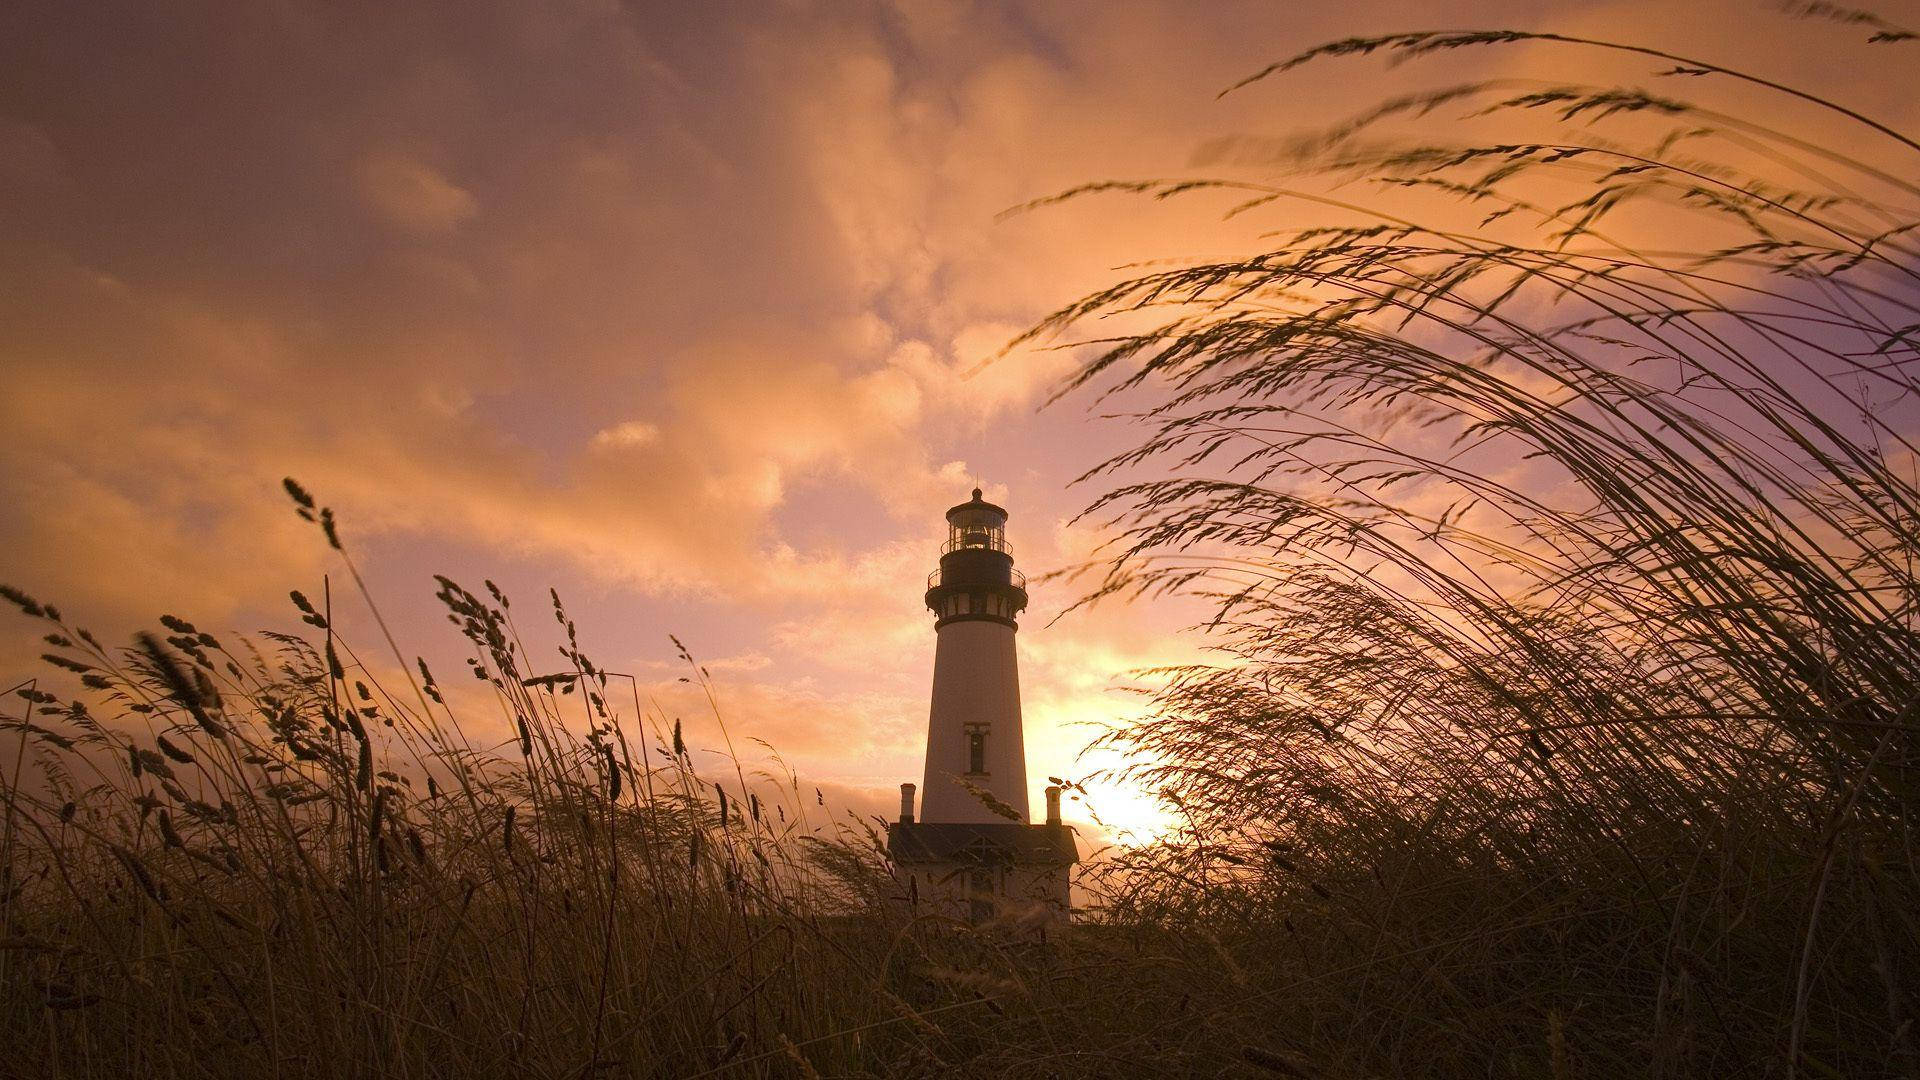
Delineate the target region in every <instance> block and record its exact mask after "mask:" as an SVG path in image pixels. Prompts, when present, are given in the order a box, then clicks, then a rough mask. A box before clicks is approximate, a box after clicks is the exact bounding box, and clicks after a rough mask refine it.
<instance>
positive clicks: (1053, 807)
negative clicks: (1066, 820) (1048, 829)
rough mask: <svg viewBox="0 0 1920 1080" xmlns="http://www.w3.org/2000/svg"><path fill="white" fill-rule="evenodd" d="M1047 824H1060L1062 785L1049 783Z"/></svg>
mask: <svg viewBox="0 0 1920 1080" xmlns="http://www.w3.org/2000/svg"><path fill="white" fill-rule="evenodd" d="M1047 824H1049V825H1058V824H1060V785H1059V784H1048V785H1047Z"/></svg>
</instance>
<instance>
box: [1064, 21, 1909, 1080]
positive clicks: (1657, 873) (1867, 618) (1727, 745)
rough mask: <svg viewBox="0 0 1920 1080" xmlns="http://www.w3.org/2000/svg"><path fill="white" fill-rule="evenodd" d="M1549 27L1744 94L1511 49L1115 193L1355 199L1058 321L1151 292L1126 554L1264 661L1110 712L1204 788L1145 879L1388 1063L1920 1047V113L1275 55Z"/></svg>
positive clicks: (1282, 988)
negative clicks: (1731, 100)
mask: <svg viewBox="0 0 1920 1080" xmlns="http://www.w3.org/2000/svg"><path fill="white" fill-rule="evenodd" d="M1805 13H1806V14H1812V15H1818V16H1827V17H1834V18H1842V17H1844V19H1843V21H1852V22H1854V23H1855V24H1859V23H1861V22H1862V21H1864V22H1865V23H1866V24H1867V25H1868V26H1869V27H1870V28H1871V29H1872V30H1873V35H1874V41H1873V43H1871V44H1870V45H1869V46H1868V48H1869V49H1870V50H1873V51H1871V52H1870V53H1869V55H1868V57H1867V58H1864V59H1863V61H1862V64H1863V65H1866V64H1872V63H1879V64H1882V65H1885V66H1883V67H1881V68H1880V69H1879V70H1882V71H1885V72H1887V73H1888V74H1889V77H1892V76H1891V72H1892V71H1893V70H1895V68H1897V67H1898V66H1899V65H1900V64H1903V63H1904V64H1908V65H1910V64H1911V63H1912V60H1913V54H1912V46H1911V35H1908V34H1906V33H1905V32H1904V31H1900V30H1898V28H1895V27H1892V26H1890V25H1888V24H1885V23H1882V22H1878V21H1876V20H1874V19H1873V18H1872V17H1871V16H1866V15H1864V14H1862V13H1847V12H1840V11H1838V9H1831V8H1827V7H1825V6H1819V5H1816V6H1813V7H1810V8H1808V9H1807V11H1806V12H1805ZM1522 43H1526V44H1532V45H1535V46H1537V47H1541V48H1557V49H1579V50H1586V51H1589V52H1601V53H1605V54H1609V55H1617V54H1623V53H1624V54H1626V55H1628V56H1631V57H1636V58H1639V57H1647V56H1651V57H1655V58H1658V59H1659V60H1660V61H1661V65H1662V67H1663V68H1665V69H1666V70H1665V71H1664V77H1665V79H1666V81H1667V82H1668V83H1670V84H1673V85H1674V86H1676V87H1684V88H1687V89H1690V90H1694V89H1697V90H1699V91H1700V92H1702V93H1705V94H1708V95H1709V96H1711V92H1712V91H1713V90H1715V89H1718V90H1720V91H1722V92H1723V95H1724V93H1725V92H1726V91H1728V90H1731V91H1732V92H1733V96H1734V97H1735V99H1736V104H1735V105H1733V106H1731V108H1732V110H1733V111H1731V112H1729V111H1718V110H1716V109H1713V108H1709V107H1708V106H1707V105H1704V104H1699V103H1695V102H1693V101H1690V100H1688V99H1687V98H1685V97H1682V96H1679V93H1678V92H1677V91H1676V92H1674V93H1665V92H1662V93H1655V92H1649V91H1645V90H1639V89H1632V88H1626V87H1607V86H1587V85H1571V84H1570V85H1548V84H1525V83H1519V82H1517V81H1515V80H1489V81H1483V82H1477V83H1473V84H1467V85H1457V86H1447V87H1442V88H1438V89H1434V90H1430V91H1423V92H1420V93H1416V94H1411V95H1407V96H1404V97H1399V98H1395V99H1393V100H1390V101H1387V102H1385V103H1383V104H1382V105H1380V106H1379V107H1378V108H1375V109H1372V110H1370V111H1368V112H1367V113H1365V114H1363V115H1361V116H1360V117H1359V118H1358V119H1356V120H1355V121H1353V122H1352V123H1350V124H1346V125H1343V126H1341V127H1339V128H1336V129H1334V130H1332V131H1331V132H1329V133H1327V134H1325V135H1323V136H1321V137H1319V138H1315V139H1305V140H1294V141H1292V142H1289V143H1285V144H1272V143H1268V144H1256V145H1254V146H1253V147H1252V149H1251V150H1250V149H1249V148H1248V146H1247V145H1245V144H1241V145H1238V146H1233V147H1229V148H1227V149H1228V152H1229V153H1230V154H1234V155H1238V156H1239V157H1240V158H1241V159H1243V160H1244V159H1246V158H1247V157H1248V156H1249V154H1253V155H1255V156H1258V157H1260V158H1261V160H1262V161H1263V163H1264V164H1267V165H1269V166H1272V167H1276V168H1279V169H1281V170H1282V171H1284V172H1286V173H1288V174H1289V175H1288V177H1287V179H1285V180H1283V181H1279V182H1275V183H1251V182H1245V181H1239V180H1222V181H1217V182H1208V181H1194V180H1191V179H1182V180H1178V181H1166V182H1144V183H1130V184H1110V185H1093V186H1091V187H1090V188H1083V189H1078V190H1076V191H1074V192H1070V193H1068V195H1069V196H1073V197H1083V196H1085V195H1088V194H1091V193H1094V192H1098V191H1105V190H1113V189H1121V190H1125V191H1130V192H1134V193H1139V194H1146V195H1150V196H1152V197H1156V198H1165V197H1169V196H1174V195H1181V196H1185V197H1194V196H1196V195H1200V194H1204V193H1208V192H1225V193H1227V194H1228V195H1229V196H1230V197H1231V198H1232V199H1233V205H1232V209H1231V211H1230V216H1237V215H1253V217H1254V219H1257V217H1258V215H1259V214H1262V213H1266V212H1270V211H1280V212H1284V213H1286V214H1288V215H1290V216H1289V221H1290V222H1299V221H1300V217H1301V216H1302V215H1304V216H1305V217H1306V219H1307V220H1306V221H1305V222H1304V223H1302V224H1300V225H1299V227H1293V228H1288V229H1286V230H1283V231H1281V232H1279V233H1277V234H1267V235H1264V236H1263V237H1262V238H1261V240H1260V241H1259V243H1260V244H1261V246H1259V247H1257V248H1252V249H1250V250H1249V251H1248V252H1247V253H1246V254H1245V255H1243V256H1239V257H1236V258H1232V259H1226V260H1219V261H1212V262H1206V263H1202V264H1196V265H1180V266H1175V267H1172V268H1166V269H1158V270H1154V271H1152V272H1148V273H1144V274H1141V275H1139V276H1136V277H1132V278H1130V279H1129V280H1126V281H1123V282H1121V283H1119V284H1117V285H1115V286H1113V287H1111V288H1109V289H1106V290H1103V291H1101V292H1099V293H1097V294H1095V295H1092V296H1089V297H1087V298H1085V299H1084V300H1082V301H1080V302H1078V303H1076V304H1074V305H1072V306H1070V307H1068V308H1066V309H1064V310H1062V311H1060V312H1059V313H1057V314H1056V315H1055V316H1054V317H1053V318H1051V319H1049V320H1048V321H1047V322H1046V323H1045V324H1044V325H1043V326H1041V327H1039V328H1037V329H1036V331H1035V335H1036V336H1046V335H1069V337H1070V340H1071V335H1073V334H1074V333H1076V332H1079V331H1080V328H1082V327H1086V326H1090V325H1091V324H1092V322H1093V321H1094V320H1104V321H1105V322H1104V325H1109V326H1111V325H1117V326H1120V327H1125V328H1128V329H1126V330H1124V331H1123V332H1120V333H1118V334H1115V333H1112V332H1107V333H1104V334H1100V335H1099V336H1096V337H1094V338H1092V341H1093V342H1094V343H1095V347H1094V352H1093V355H1092V359H1090V360H1089V361H1088V362H1087V363H1086V364H1085V366H1084V367H1083V368H1082V369H1081V371H1080V372H1079V374H1078V376H1077V378H1076V380H1075V386H1076V387H1086V388H1094V387H1097V388H1098V393H1100V394H1101V395H1103V396H1111V397H1112V398H1114V399H1117V400H1120V401H1127V400H1134V399H1140V400H1142V404H1141V405H1140V406H1138V407H1137V411H1136V412H1135V414H1134V416H1135V420H1136V422H1138V423H1140V424H1142V425H1145V426H1146V427H1147V429H1148V437H1146V438H1145V439H1144V440H1143V441H1142V442H1141V444H1140V445H1139V446H1137V447H1136V448H1135V449H1133V450H1131V451H1129V452H1128V453H1126V454H1123V455H1121V456H1119V457H1117V458H1115V459H1113V460H1111V461H1109V462H1106V463H1105V464H1104V465H1103V466H1101V468H1099V469H1097V470H1095V472H1094V473H1093V474H1090V476H1089V479H1106V480H1108V481H1109V482H1110V483H1111V484H1112V487H1111V490H1109V491H1108V492H1107V493H1106V494H1105V495H1103V496H1101V497H1100V498H1099V499H1098V500H1097V502H1096V503H1095V504H1094V506H1093V507H1092V508H1090V511H1089V513H1091V514H1094V515H1096V516H1099V517H1101V518H1103V519H1104V520H1105V521H1106V522H1107V523H1108V524H1110V525H1111V526H1112V527H1114V528H1115V529H1117V530H1119V532H1120V534H1121V536H1122V539H1121V540H1120V541H1119V542H1118V544H1117V547H1116V550H1115V551H1114V552H1113V553H1112V555H1113V557H1112V559H1111V561H1110V562H1107V563H1105V564H1103V568H1102V569H1101V576H1099V577H1098V578H1097V580H1098V583H1099V584H1098V586H1097V588H1096V590H1095V596H1096V597H1098V596H1104V595H1110V594H1115V593H1121V594H1138V593H1154V594H1157V593H1161V592H1186V593H1194V594H1200V595H1202V596H1206V597H1209V598H1211V599H1212V600H1213V601H1214V602H1215V605H1216V609H1217V610H1216V614H1215V617H1214V619H1213V621H1212V622H1210V623H1209V624H1208V627H1207V629H1208V630H1209V631H1210V632H1211V633H1212V635H1213V643H1214V644H1215V645H1216V647H1217V648H1218V649H1219V650H1220V651H1221V653H1222V654H1223V655H1222V657H1221V658H1220V660H1219V662H1217V663H1210V664H1204V665H1196V666H1192V667H1186V668H1181V669H1177V670H1173V671H1167V672H1162V673H1160V674H1161V675H1162V676H1163V677H1164V679H1165V681H1164V684H1163V688H1162V689H1159V690H1157V691H1155V692H1154V693H1153V694H1152V698H1151V700H1152V705H1153V706H1154V708H1153V709H1152V711H1151V714H1150V715H1149V717H1148V718H1147V719H1145V720H1142V721H1140V722H1138V723H1135V724H1131V725H1128V726H1125V727H1122V728H1118V729H1116V730H1114V731H1112V732H1111V733H1110V734H1109V735H1108V737H1107V738H1108V740H1109V741H1110V742H1112V743H1114V744H1117V745H1120V746H1123V747H1125V748H1128V749H1130V750H1132V751H1133V752H1134V753H1135V754H1136V758H1135V764H1134V765H1133V766H1132V767H1131V768H1130V769H1128V770H1126V771H1127V772H1128V773H1129V774H1130V775H1131V776H1132V777H1134V778H1135V779H1136V780H1139V781H1143V782H1146V783H1148V784H1151V785H1153V786H1156V787H1159V788H1160V789H1161V790H1162V791H1163V793H1164V794H1165V796H1166V798H1167V799H1169V800H1170V801H1171V802H1172V803H1173V804H1174V805H1176V806H1177V807H1178V808H1179V810H1180V811H1181V813H1182V816H1183V820H1184V826H1183V828H1182V829H1181V830H1180V831H1179V833H1178V834H1177V835H1175V836H1173V837H1171V838H1169V840H1168V842H1167V843H1165V844H1163V845H1160V846H1158V847H1155V848H1153V849H1149V850H1145V851H1141V852H1136V853H1133V854H1131V855H1130V856H1128V857H1127V858H1125V859H1122V860H1121V861H1120V862H1119V863H1118V864H1116V866H1115V867H1113V868H1112V869H1111V871H1110V872H1111V873H1112V874H1113V876H1112V878H1111V884H1112V890H1113V894H1114V897H1113V899H1114V904H1115V907H1114V911H1113V917H1114V918H1115V919H1116V920H1118V921H1120V922H1123V923H1124V922H1139V923H1145V924H1149V925H1154V926H1158V927H1162V928H1170V927H1174V926H1184V927H1187V928H1190V930H1191V932H1192V933H1195V934H1212V935H1216V936H1217V939H1218V940H1219V941H1220V942H1221V945H1222V949H1223V951H1224V952H1225V954H1227V955H1229V956H1231V957H1233V958H1234V962H1235V963H1236V964H1237V965H1238V966H1239V969H1240V970H1241V971H1242V972H1243V974H1244V976H1245V977H1246V978H1248V979H1249V980H1251V984H1250V985H1252V986H1253V987H1254V988H1255V990H1254V992H1253V993H1252V994H1251V996H1250V997H1249V1000H1248V1002H1247V1004H1246V1005H1245V1006H1243V1008H1244V1009H1245V1010H1246V1015H1247V1018H1248V1022H1249V1023H1252V1022H1253V1019H1254V1017H1256V1016H1258V1015H1259V1011H1260V1010H1262V1009H1271V1010H1272V1013H1271V1015H1274V1016H1286V1017H1289V1018H1290V1019H1289V1020H1288V1022H1287V1023H1285V1024H1283V1025H1281V1029H1282V1030H1281V1034H1280V1037H1281V1038H1284V1039H1289V1040H1292V1041H1293V1042H1294V1043H1295V1044H1296V1045H1295V1047H1294V1049H1295V1050H1296V1051H1297V1052H1300V1053H1304V1055H1305V1057H1306V1059H1307V1060H1311V1061H1319V1062H1322V1063H1324V1064H1325V1067H1328V1068H1336V1067H1337V1068H1340V1069H1352V1070H1354V1071H1355V1072H1356V1074H1385V1075H1547V1074H1551V1075H1555V1076H1564V1075H1574V1074H1582V1075H1604V1076H1625V1075H1666V1076H1680V1075H1686V1076H1692V1075H1730V1076H1731V1075H1740V1076H1746V1075H1790V1076H1791V1075H1846V1076H1880V1075H1902V1076H1913V1075H1916V1074H1920V1053H1916V1047H1917V1046H1920V1041H1917V1040H1920V1033H1917V1032H1916V1031H1915V1027H1914V1024H1915V1017H1916V1013H1915V1008H1916V1004H1920V1002H1916V998H1915V994H1916V993H1917V992H1920V981H1916V976H1915V972H1916V971H1920V920H1917V919H1916V915H1915V912H1916V911H1917V910H1920V906H1917V902H1920V888H1916V885H1917V884H1920V879H1917V878H1916V864H1915V862H1914V855H1915V849H1914V825H1915V822H1914V820H1913V815H1914V813H1915V810H1916V805H1917V804H1916V801H1915V796H1916V782H1917V781H1920V741H1917V739H1920V716H1916V705H1917V704H1920V687H1917V686H1916V676H1917V675H1920V635H1917V634H1916V629H1917V626H1916V608H1915V604H1916V599H1920V580H1917V579H1916V577H1915V565H1916V559H1917V558H1920V515H1917V514H1916V509H1917V508H1920V465H1917V464H1916V455H1915V451H1914V445H1913V442H1912V440H1913V438H1914V435H1915V430H1916V423H1915V422H1916V420H1920V398H1916V395H1915V392H1916V390H1920V386H1917V385H1916V379H1915V367H1914V365H1915V363H1916V361H1920V352H1917V351H1916V349H1917V346H1916V341H1915V338H1914V334H1915V328H1916V325H1920V323H1917V322H1916V317H1917V316H1920V287H1916V286H1920V242H1917V241H1916V238H1915V234H1914V230H1915V228H1916V227H1920V213H1916V209H1917V204H1920V186H1916V183H1915V178H1916V177H1920V145H1917V144H1916V143H1915V142H1914V140H1913V139H1912V138H1911V137H1909V136H1908V135H1907V134H1905V133H1903V132H1901V131H1899V130H1897V129H1896V128H1894V127H1892V126H1890V125H1889V124H1887V123H1883V122H1882V121H1881V120H1879V119H1876V118H1873V117H1869V116H1865V115H1862V114H1861V113H1859V112H1858V111H1856V110H1854V109H1851V108H1847V107H1845V106H1843V105H1841V104H1838V103H1835V102H1833V101H1830V100H1828V99H1827V98H1824V97H1822V96H1820V95H1819V94H1817V93H1814V92H1811V91H1805V90H1801V89H1797V88H1791V87H1785V86H1780V85H1778V84H1776V83H1773V82H1770V81H1767V80H1765V79H1762V78H1760V77H1758V76H1754V75H1750V74H1746V73H1743V72H1739V71H1734V70H1731V69H1728V68H1725V67H1721V66H1718V65H1714V64H1711V63H1708V62H1705V61H1700V60H1696V59H1692V58H1689V57H1685V56H1677V55H1673V54H1670V53H1668V52H1664V51H1659V50H1649V49H1642V48H1638V47H1631V46H1625V45H1618V44H1614V43H1610V42H1601V41H1591V40H1584V39H1575V38H1569V37H1563V36H1558V35H1536V34H1521V33H1506V32H1495V33H1419V34H1403V35H1390V36H1382V37H1375V38H1366V39H1351V40H1346V41H1341V42H1335V43H1332V44H1329V45H1325V46H1321V47H1319V48H1316V49H1313V50H1309V51H1307V52H1305V53H1302V54H1300V55H1298V56H1295V57H1293V58H1291V59H1289V60H1286V61H1283V62H1281V63H1278V64H1275V65H1273V66H1272V67H1270V68H1268V69H1266V71H1264V72H1262V73H1260V74H1259V75H1257V76H1255V78H1254V79H1252V80H1249V81H1248V83H1243V84H1242V86H1243V87H1246V88H1245V89H1240V90H1239V92H1241V93H1253V92H1258V91H1259V90H1260V89H1261V86H1260V85H1259V83H1260V80H1262V79H1271V78H1277V77H1280V76H1282V75H1283V74H1284V73H1286V72H1289V71H1291V70H1293V69H1295V68H1298V67H1300V66H1302V65H1306V64H1316V63H1326V62H1329V61H1331V60H1333V59H1335V58H1340V57H1354V56H1363V55H1367V54H1375V53H1384V54H1387V55H1389V56H1391V57H1392V58H1394V59H1399V60H1412V59H1418V58H1420V57H1423V56H1426V55H1429V54H1434V53H1439V52H1448V53H1454V52H1458V51H1461V50H1476V49H1479V50H1485V49H1498V48H1507V47H1513V46H1515V45H1518V44H1522ZM1889 50H1902V51H1899V52H1898V53H1897V55H1896V54H1895V53H1893V52H1890V51H1889ZM1249 84H1252V85H1249ZM1796 109H1797V110H1798V111H1796ZM1453 116H1458V117H1460V118H1461V119H1460V121H1459V122H1458V123H1457V124H1455V125H1453V126H1452V127H1449V125H1448V124H1447V123H1446V122H1445V121H1446V120H1447V118H1449V117H1453ZM1796 120H1797V121H1798V124H1799V126H1797V127H1793V128H1792V129H1791V130H1783V128H1785V127H1789V126H1791V125H1792V124H1793V123H1794V122H1795V121H1796ZM1412 121H1417V124H1416V123H1411V122H1412ZM1450 132H1451V133H1457V135H1458V136H1459V138H1458V139H1457V140H1451V141H1450V140H1448V139H1447V138H1446V136H1447V134H1448V133H1450ZM1356 188H1357V189H1359V190H1360V191H1361V192H1362V193H1360V194H1355V193H1354V189H1356ZM1366 192H1371V194H1368V193H1366ZM1077 343H1078V344H1081V345H1082V346H1083V347H1084V345H1085V343H1084V342H1077ZM1082 392H1088V391H1086V390H1083V391H1082ZM1256 1003H1257V1004H1256Z"/></svg>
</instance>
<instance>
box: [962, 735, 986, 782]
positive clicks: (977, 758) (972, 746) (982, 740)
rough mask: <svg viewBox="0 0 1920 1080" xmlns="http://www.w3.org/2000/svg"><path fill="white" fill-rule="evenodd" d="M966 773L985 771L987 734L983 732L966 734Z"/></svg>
mask: <svg viewBox="0 0 1920 1080" xmlns="http://www.w3.org/2000/svg"><path fill="white" fill-rule="evenodd" d="M967 771H968V772H970V773H974V774H979V773H984V772H986V771H987V733H986V732H984V731H969V732H967Z"/></svg>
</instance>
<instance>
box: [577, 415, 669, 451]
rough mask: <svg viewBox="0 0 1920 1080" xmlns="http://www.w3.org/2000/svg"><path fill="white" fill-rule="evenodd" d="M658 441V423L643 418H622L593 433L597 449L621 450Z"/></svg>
mask: <svg viewBox="0 0 1920 1080" xmlns="http://www.w3.org/2000/svg"><path fill="white" fill-rule="evenodd" d="M658 441H660V425H658V424H650V423H648V422H646V421H645V420H622V421H621V422H619V423H618V424H615V425H613V426H612V427H606V428H601V429H600V430H599V431H596V432H594V433H593V445H594V446H595V447H596V448H598V449H606V450H622V449H633V448H635V447H640V446H648V445H650V444H652V443H656V442H658Z"/></svg>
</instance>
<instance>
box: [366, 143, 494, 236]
mask: <svg viewBox="0 0 1920 1080" xmlns="http://www.w3.org/2000/svg"><path fill="white" fill-rule="evenodd" d="M353 179H354V185H355V188H356V190H357V191H358V193H359V195H360V198H361V199H362V200H363V201H365V203H366V205H367V207H368V209H370V210H372V211H373V212H374V213H375V214H377V215H378V216H379V217H380V218H382V219H383V220H385V221H386V222H387V223H388V224H390V225H393V226H396V227H398V228H400V229H403V230H407V231H410V232H416V233H448V232H452V231H453V230H454V229H456V228H459V227H460V226H461V225H462V224H464V223H465V222H466V221H467V220H468V219H469V218H472V217H473V216H474V215H475V214H477V213H479V212H480V204H479V202H478V201H477V200H475V199H474V197H473V195H472V194H471V193H469V192H467V191H466V190H464V189H462V188H461V187H459V186H458V185H456V184H455V183H453V181H451V180H448V179H447V178H446V177H445V176H442V175H441V174H440V173H439V172H437V171H436V170H434V169H433V168H432V167H430V166H428V165H426V164H425V163H423V162H420V161H415V160H413V159H411V158H406V157H398V156H394V155H389V154H377V155H373V156H370V157H367V158H364V159H362V160H361V161H360V162H359V164H357V165H356V166H355V167H354V171H353Z"/></svg>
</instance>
